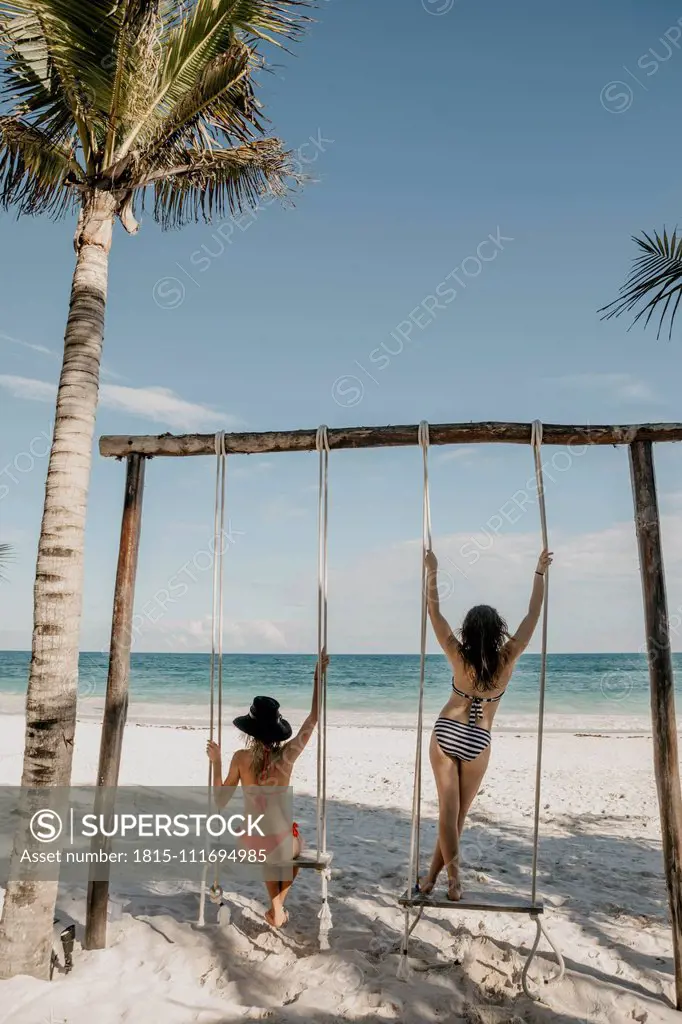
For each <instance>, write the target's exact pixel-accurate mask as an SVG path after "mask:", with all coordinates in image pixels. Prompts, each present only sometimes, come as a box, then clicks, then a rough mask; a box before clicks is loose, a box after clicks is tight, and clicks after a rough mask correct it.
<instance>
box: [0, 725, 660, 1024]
mask: <svg viewBox="0 0 682 1024" xmlns="http://www.w3.org/2000/svg"><path fill="white" fill-rule="evenodd" d="M569 725H570V723H569ZM604 725H608V726H609V728H610V731H609V732H608V733H607V732H604V733H600V732H599V730H598V729H596V728H595V723H594V722H592V724H591V728H588V727H587V725H586V724H585V722H582V723H573V731H570V729H569V728H568V726H567V728H566V729H564V730H563V731H552V732H550V733H548V735H547V740H546V747H545V771H544V781H543V800H542V807H543V810H542V820H543V825H542V841H541V847H540V894H541V896H542V897H543V898H544V900H545V902H546V915H545V924H546V927H547V929H548V931H549V932H550V933H551V935H552V937H553V939H554V941H555V942H556V943H557V945H558V946H559V948H560V949H561V951H562V953H563V955H564V957H565V959H566V976H565V978H564V980H563V981H562V982H561V983H560V984H558V985H556V986H553V987H550V986H545V985H543V984H542V982H540V986H539V995H540V996H541V997H542V998H541V1001H538V1002H531V1001H529V1000H528V999H527V998H526V997H525V996H524V995H523V994H522V992H521V987H520V973H521V969H522V966H523V962H524V956H525V955H526V954H527V952H528V949H529V946H530V943H531V942H532V939H533V937H534V926H533V924H532V922H531V921H529V920H528V919H527V918H526V917H525V916H519V917H514V916H512V915H502V914H493V913H464V912H462V911H457V910H452V911H440V910H433V911H429V912H428V913H427V914H426V915H425V917H424V919H423V920H422V922H421V923H420V924H419V926H418V927H417V929H416V931H415V933H414V940H413V942H412V946H411V957H410V963H411V968H412V976H411V979H410V980H409V982H407V983H406V982H404V981H401V980H399V979H398V978H397V977H396V970H397V966H398V953H397V950H398V946H399V941H400V936H401V930H402V925H403V915H402V913H401V911H400V909H399V907H398V906H397V904H396V895H397V894H399V893H400V892H401V891H402V890H403V889H404V886H405V881H406V870H407V867H406V865H407V850H408V835H409V820H410V810H409V809H410V806H411V792H412V770H413V758H414V734H413V732H412V731H409V730H406V729H401V728H358V727H357V726H353V725H348V724H346V725H341V724H334V725H332V726H331V727H330V729H329V768H328V779H329V798H330V805H329V829H330V834H329V845H330V847H331V848H332V849H333V850H334V871H333V879H332V882H331V894H332V896H331V908H332V913H333V919H334V926H333V930H332V932H331V936H330V939H331V950H330V951H328V952H323V953H321V952H320V951H319V948H318V942H317V930H318V922H317V912H318V906H319V903H318V899H319V881H318V879H317V877H316V875H315V874H314V872H303V873H302V877H300V878H299V880H298V881H297V882H296V885H295V887H294V890H293V892H292V895H291V898H290V901H289V906H290V910H291V921H290V923H289V925H288V926H287V927H286V928H285V929H284V930H282V931H281V932H280V933H278V934H275V933H273V932H272V931H271V930H270V929H269V928H268V927H267V926H266V924H265V923H264V921H263V904H262V900H261V890H260V886H259V885H258V884H256V883H255V882H249V883H245V884H244V885H243V886H240V888H239V891H234V892H229V893H227V896H226V899H227V905H228V908H229V915H225V914H224V915H222V917H221V922H220V923H219V924H218V923H213V922H215V920H216V909H215V908H214V907H213V906H212V905H210V904H209V910H208V914H209V915H210V922H211V924H210V925H209V926H208V927H206V928H205V929H204V930H198V929H197V928H196V927H195V925H194V921H195V919H196V912H197V896H196V894H195V893H192V892H185V893H179V894H178V893H177V892H168V893H166V894H163V893H160V892H153V891H145V892H143V891H141V890H140V891H139V892H137V893H136V894H134V895H133V896H128V898H127V902H126V904H125V906H124V907H123V909H122V914H121V916H120V918H119V919H118V920H113V921H112V922H111V924H110V927H109V948H108V949H107V950H106V951H102V952H84V951H83V950H82V949H81V946H80V940H81V938H82V927H81V926H82V924H83V921H84V907H85V900H84V892H83V891H80V892H69V893H68V894H64V895H63V897H62V898H61V900H60V903H59V909H60V919H61V920H62V921H63V922H64V923H69V922H71V921H74V922H75V923H76V924H77V926H78V927H77V944H76V951H75V955H74V970H73V972H72V973H71V974H70V975H69V976H67V977H64V976H62V975H57V976H56V977H55V980H54V981H53V982H52V983H51V984H50V983H47V982H40V981H36V980H34V979H29V978H25V977H17V978H13V979H12V980H10V981H5V982H3V983H1V984H0V1021H1V1022H3V1024H92V1022H93V1021H96V1022H97V1024H119V1022H126V1024H148V1022H157V1021H158V1022H159V1024H161V1022H163V1024H190V1022H192V1024H231V1022H233V1021H235V1022H236V1021H246V1020H268V1021H271V1022H272V1024H293V1022H306V1024H308V1022H310V1024H331V1022H339V1021H348V1020H350V1021H359V1022H365V1024H375V1022H377V1024H378V1022H379V1021H384V1020H395V1021H402V1022H405V1024H412V1022H414V1024H417V1022H427V1021H452V1022H461V1024H465V1022H466V1024H520V1022H522V1021H528V1022H531V1024H544V1022H549V1021H556V1022H558V1024H574V1022H582V1021H589V1022H611V1021H612V1022H614V1024H616V1022H617V1024H625V1022H627V1021H637V1022H640V1024H659V1022H661V1024H662V1022H668V1021H670V1022H672V1021H674V1020H677V1019H678V1015H677V1014H676V1012H675V1011H674V1009H673V1007H672V1004H671V1002H670V999H671V995H672V991H673V986H672V960H671V936H670V931H669V928H668V924H667V916H668V915H667V905H666V893H665V885H664V880H663V873H662V858H661V852H660V840H659V828H658V808H657V803H656V792H655V785H654V779H653V767H652V749H651V739H650V737H649V736H647V735H641V734H639V731H638V727H641V725H642V723H641V722H638V721H629V720H627V719H620V720H619V719H613V720H611V722H610V723H604ZM614 730H615V731H614ZM234 738H235V739H236V734H235V737H234ZM229 739H230V740H231V739H232V734H230V736H229ZM98 742H99V736H98V727H97V726H96V724H95V723H93V722H91V721H86V720H83V721H79V725H78V732H77V742H76V753H75V761H74V776H73V778H74V782H75V783H80V784H90V783H92V782H93V780H94V775H95V766H96V763H97V753H98ZM22 745H23V721H22V718H21V716H19V715H7V714H6V715H2V716H0V751H1V752H2V753H1V754H0V783H3V784H17V783H18V782H19V777H20V766H21V750H22ZM204 745H205V732H204V731H200V730H198V729H195V728H193V727H191V726H190V727H187V726H186V727H185V728H180V727H173V726H169V725H167V724H166V725H163V726H162V725H156V726H151V725H139V724H138V725H136V724H134V717H133V723H132V724H131V725H130V726H129V728H128V731H127V735H126V739H125V747H124V756H123V765H122V773H121V782H122V783H123V784H127V785H130V784H140V785H142V784H144V785H152V784H161V783H163V784H167V785H197V784H201V783H203V782H204V780H205V774H206V763H205V759H204V754H203V748H204ZM535 745H536V741H535V736H534V735H533V733H532V732H531V731H526V732H521V731H520V732H518V733H515V732H512V731H508V730H507V731H499V732H497V733H496V735H495V738H494V742H493V758H492V762H491V768H490V771H489V773H488V776H487V778H486V780H485V783H484V789H483V791H482V792H481V794H480V795H479V798H478V800H477V802H476V803H475V805H474V809H473V813H472V815H471V820H470V825H469V828H468V830H467V833H466V836H465V840H464V843H463V860H464V864H465V871H464V882H465V888H468V889H470V890H471V889H476V890H481V889H499V890H506V891H510V892H516V893H522V894H524V895H525V894H527V892H528V887H529V873H530V861H531V846H530V841H531V813H532V800H533V780H534V764H535ZM314 758H315V754H314V745H311V748H310V749H309V750H308V751H307V752H306V754H305V756H304V758H303V759H302V761H301V762H300V765H299V767H298V768H297V772H296V774H295V778H294V781H295V786H296V817H297V820H298V821H299V822H300V823H301V827H302V831H303V834H304V836H306V835H307V836H308V837H310V838H312V837H313V836H314V798H315V782H314ZM424 778H425V786H424V803H423V817H424V823H425V824H424V832H423V836H424V838H423V847H424V848H425V849H427V851H428V853H429V854H430V849H431V846H432V842H433V838H434V835H435V817H436V812H437V807H436V802H435V793H434V787H433V783H432V780H431V777H430V771H429V770H428V767H427V769H426V770H425V776H424ZM425 856H426V855H425ZM425 856H424V857H423V858H422V860H423V861H424V860H425ZM114 916H116V915H114ZM228 917H229V920H228V919H227V918H228ZM535 971H536V976H537V975H538V974H539V975H540V976H543V975H544V976H549V975H550V974H551V972H552V964H551V961H550V959H549V957H546V956H545V955H544V954H543V955H542V956H541V957H540V959H539V961H538V963H537V967H536V968H535Z"/></svg>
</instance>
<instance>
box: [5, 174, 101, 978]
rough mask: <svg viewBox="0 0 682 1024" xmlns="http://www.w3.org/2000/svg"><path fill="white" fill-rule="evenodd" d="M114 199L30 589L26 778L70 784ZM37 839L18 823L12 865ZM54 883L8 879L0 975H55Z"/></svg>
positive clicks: (94, 256)
mask: <svg viewBox="0 0 682 1024" xmlns="http://www.w3.org/2000/svg"><path fill="white" fill-rule="evenodd" d="M114 215H115V199H114V197H113V195H112V194H111V193H106V192H92V193H90V194H88V195H86V196H84V200H83V207H82V210H81V214H80V217H79V221H78V229H77V231H76V237H75V239H74V245H75V248H76V253H77V260H76V269H75V272H74V276H73V285H72V289H71V303H70V306H69V317H68V321H67V325H66V335H65V339H64V361H63V363H62V372H61V377H60V380H59V390H58V392H57V409H56V413H55V420H54V436H53V439H52V449H51V451H50V462H49V466H48V470H47V481H46V484H45V505H44V508H43V521H42V527H41V531H40V541H39V545H38V561H37V567H36V579H35V586H34V595H33V609H34V621H33V645H32V657H31V668H30V674H29V680H28V693H27V699H26V739H25V748H24V770H23V775H22V780H21V784H22V786H23V787H27V788H29V787H30V788H38V787H46V786H68V785H69V784H70V782H71V762H72V757H73V738H74V732H75V727H76V703H77V698H78V646H79V632H80V620H81V607H82V584H83V549H84V540H85V513H86V507H87V497H88V486H89V481H90V467H91V462H92V443H93V435H94V430H95V413H96V409H97V394H98V389H99V369H100V360H101V355H102V341H103V336H104V311H105V307H106V297H107V271H108V262H109V250H110V247H111V236H112V228H113V223H114ZM28 845H30V841H29V838H28V835H27V834H26V832H25V831H24V832H23V833H22V830H19V831H18V833H17V835H16V836H15V840H14V853H13V871H12V873H11V874H12V876H13V877H16V876H17V864H18V860H17V858H18V856H20V853H21V851H22V850H23V849H25V848H26V846H28ZM56 898H57V883H56V882H49V883H46V882H41V883H34V882H17V881H13V882H9V884H8V886H7V891H6V894H5V903H4V908H3V915H2V921H1V922H0V977H5V978H6V977H11V976H13V975H15V974H30V975H33V976H34V977H36V978H47V977H48V976H49V966H50V954H51V949H52V925H53V917H54V908H55V902H56Z"/></svg>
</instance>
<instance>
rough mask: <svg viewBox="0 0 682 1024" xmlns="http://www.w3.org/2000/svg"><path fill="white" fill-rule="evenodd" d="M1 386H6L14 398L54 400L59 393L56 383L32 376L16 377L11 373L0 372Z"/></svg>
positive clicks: (37, 400) (39, 400) (40, 400)
mask: <svg viewBox="0 0 682 1024" xmlns="http://www.w3.org/2000/svg"><path fill="white" fill-rule="evenodd" d="M0 388H5V389H6V390H7V391H9V393H10V394H11V395H13V397H14V398H25V399H27V400H28V401H33V402H53V401H54V398H55V395H56V394H57V388H56V386H55V385H54V384H49V383H48V382H47V381H45V380H34V379H33V378H31V377H15V376H14V375H13V374H10V373H0Z"/></svg>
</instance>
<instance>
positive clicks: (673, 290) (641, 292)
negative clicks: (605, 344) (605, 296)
mask: <svg viewBox="0 0 682 1024" xmlns="http://www.w3.org/2000/svg"><path fill="white" fill-rule="evenodd" d="M632 240H633V241H634V242H635V243H636V244H637V245H638V246H639V247H640V249H642V250H643V252H642V254H641V255H640V256H637V257H636V258H635V259H634V260H633V263H632V269H631V271H630V273H629V274H628V277H627V279H626V281H625V284H624V285H622V287H621V288H620V294H619V297H618V298H617V299H615V300H614V301H613V302H610V303H609V304H608V305H607V306H603V307H602V308H601V309H600V310H599V312H600V313H602V314H603V316H602V319H603V320H610V319H611V318H612V317H614V316H620V315H621V313H625V312H630V311H632V310H634V309H636V308H637V306H638V305H640V304H642V303H644V305H643V306H642V308H641V309H640V310H639V312H638V313H637V314H636V316H635V317H634V319H633V321H632V324H631V325H630V326H631V327H632V326H634V324H636V323H637V321H638V320H641V318H642V317H646V319H645V321H644V326H645V327H646V326H647V325H648V323H649V321H650V320H651V317H652V316H653V315H654V313H658V314H660V315H659V322H658V331H657V334H656V337H657V338H660V336H661V331H662V329H663V325H664V323H665V319H666V316H667V315H668V312H669V311H670V326H669V331H668V338H671V337H672V329H673V324H674V322H675V317H676V315H677V310H678V308H679V305H680V301H681V300H682V236H680V238H679V239H678V237H677V228H675V230H674V231H673V233H672V235H670V236H669V235H668V232H667V231H666V230H665V229H664V230H663V235H662V236H661V235H659V234H658V232H654V237H653V238H651V236H650V235H648V234H646V232H642V235H641V237H638V236H636V235H633V239H632ZM671 304H672V308H671Z"/></svg>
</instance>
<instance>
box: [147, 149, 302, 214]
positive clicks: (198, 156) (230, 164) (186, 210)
mask: <svg viewBox="0 0 682 1024" xmlns="http://www.w3.org/2000/svg"><path fill="white" fill-rule="evenodd" d="M158 173H159V179H158V180H157V181H156V182H155V184H154V217H155V219H156V220H158V221H159V223H160V224H161V225H162V227H164V228H169V227H179V226H181V225H183V224H187V223H189V222H191V221H197V220H200V219H203V220H205V221H209V220H211V219H212V218H213V217H214V216H217V217H223V216H225V214H227V213H229V214H235V213H237V212H239V211H241V210H243V209H245V208H246V207H249V206H257V205H258V202H259V200H260V198H261V197H262V196H263V195H264V194H265V193H266V192H273V193H275V194H276V195H281V194H283V192H284V189H285V184H284V182H285V179H286V178H287V177H289V176H291V171H290V168H289V154H288V153H286V152H285V151H284V150H283V148H282V145H281V143H280V142H279V140H278V139H261V140H259V141H256V142H252V143H249V144H248V145H245V146H238V147H234V148H233V149H228V150H221V151H219V152H213V153H210V154H209V153H201V152H200V151H191V150H188V151H187V165H186V166H184V167H176V168H174V169H172V168H171V169H166V170H164V171H163V172H158ZM151 178H153V175H152V176H150V180H151Z"/></svg>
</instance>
